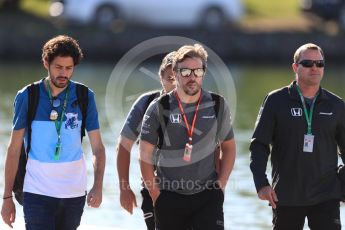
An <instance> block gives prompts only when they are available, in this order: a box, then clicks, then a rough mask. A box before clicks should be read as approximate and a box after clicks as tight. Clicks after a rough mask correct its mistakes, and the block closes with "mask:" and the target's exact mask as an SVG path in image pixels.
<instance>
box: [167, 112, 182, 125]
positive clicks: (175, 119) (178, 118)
mask: <svg viewBox="0 0 345 230" xmlns="http://www.w3.org/2000/svg"><path fill="white" fill-rule="evenodd" d="M181 120H182V117H181V114H179V113H177V114H176V113H175V114H174V113H173V114H170V122H171V123H174V124H176V123H181Z"/></svg>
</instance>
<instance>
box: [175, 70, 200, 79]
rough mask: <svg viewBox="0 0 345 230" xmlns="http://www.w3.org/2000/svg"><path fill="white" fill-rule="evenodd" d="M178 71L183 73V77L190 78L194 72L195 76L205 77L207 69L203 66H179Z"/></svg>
mask: <svg viewBox="0 0 345 230" xmlns="http://www.w3.org/2000/svg"><path fill="white" fill-rule="evenodd" d="M177 71H178V72H179V73H180V74H181V76H182V77H184V78H188V77H190V76H191V75H192V72H193V74H194V76H195V77H197V78H199V77H203V76H204V74H205V70H204V69H203V68H196V69H189V68H179V69H177Z"/></svg>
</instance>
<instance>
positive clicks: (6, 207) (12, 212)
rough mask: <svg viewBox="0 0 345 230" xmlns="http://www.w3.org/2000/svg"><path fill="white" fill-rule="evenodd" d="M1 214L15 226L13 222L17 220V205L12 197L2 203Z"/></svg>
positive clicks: (9, 223) (9, 224) (8, 223)
mask: <svg viewBox="0 0 345 230" xmlns="http://www.w3.org/2000/svg"><path fill="white" fill-rule="evenodd" d="M1 216H2V219H3V220H4V222H5V223H6V224H7V225H8V226H10V227H11V228H13V225H12V224H13V223H14V221H15V220H16V206H15V205H14V203H13V200H12V198H8V199H5V200H4V201H3V203H2V208H1Z"/></svg>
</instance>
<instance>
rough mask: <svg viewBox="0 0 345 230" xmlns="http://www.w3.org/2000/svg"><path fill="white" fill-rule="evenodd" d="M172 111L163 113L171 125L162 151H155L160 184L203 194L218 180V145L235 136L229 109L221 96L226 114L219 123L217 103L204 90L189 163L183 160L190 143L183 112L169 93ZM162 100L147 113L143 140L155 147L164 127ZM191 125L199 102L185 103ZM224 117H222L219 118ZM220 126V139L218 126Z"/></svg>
mask: <svg viewBox="0 0 345 230" xmlns="http://www.w3.org/2000/svg"><path fill="white" fill-rule="evenodd" d="M168 95H169V104H170V111H164V112H163V113H164V115H166V116H167V117H168V119H167V120H168V122H167V124H166V127H165V129H164V142H163V145H162V147H161V149H157V151H156V152H155V158H156V160H157V180H158V181H157V182H158V184H159V186H160V189H162V190H168V191H174V192H177V193H181V194H194V193H197V192H200V191H203V190H204V189H205V188H206V187H207V186H210V185H212V184H214V182H215V181H216V179H217V173H216V170H215V162H214V152H215V149H216V146H217V142H218V141H220V142H222V141H225V140H230V139H232V138H233V137H234V134H233V129H232V126H231V115H230V110H229V106H228V105H227V103H226V102H225V101H224V98H223V97H221V102H222V103H223V104H224V106H223V108H224V110H223V111H219V115H218V116H219V118H222V120H221V121H220V124H217V118H216V115H215V111H214V101H213V100H212V97H211V94H210V93H209V92H206V91H204V90H203V91H202V98H201V103H200V107H199V112H198V115H197V119H196V123H195V128H194V134H193V143H192V144H193V150H192V157H191V158H192V159H191V161H190V162H186V161H184V160H183V154H184V149H185V145H186V143H187V142H188V135H187V129H186V127H185V123H184V121H183V116H182V113H181V111H180V109H179V107H178V101H177V100H176V97H175V95H174V94H173V92H172V93H169V94H168ZM158 106H160V101H159V100H156V101H154V102H152V103H151V104H150V106H149V108H148V109H147V111H146V113H145V118H144V120H143V125H142V129H141V134H140V139H141V140H144V141H147V142H149V143H151V144H153V145H157V143H158V140H159V132H158V130H159V128H160V126H161V125H163V126H165V124H162V123H165V122H160V121H162V117H160V116H159V115H158V113H159V112H158V111H159V110H158ZM183 107H184V110H185V113H186V116H187V119H188V123H189V126H191V123H192V119H193V116H194V113H195V108H196V103H193V104H183ZM220 114H221V115H220ZM218 125H220V127H221V128H220V129H219V134H218V137H217V126H218Z"/></svg>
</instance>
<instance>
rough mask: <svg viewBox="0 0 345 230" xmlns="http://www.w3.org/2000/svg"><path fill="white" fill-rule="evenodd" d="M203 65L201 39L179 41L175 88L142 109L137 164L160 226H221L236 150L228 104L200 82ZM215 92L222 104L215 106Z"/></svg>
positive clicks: (204, 54)
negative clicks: (198, 41)
mask: <svg viewBox="0 0 345 230" xmlns="http://www.w3.org/2000/svg"><path fill="white" fill-rule="evenodd" d="M206 67H207V52H206V51H205V49H204V48H203V47H202V46H201V45H198V44H195V45H186V46H183V47H181V48H180V49H179V50H178V51H177V53H176V55H175V57H174V62H173V70H174V73H175V77H176V82H177V86H176V90H174V91H172V92H170V93H168V94H167V95H165V96H162V97H160V98H159V99H158V100H156V101H154V102H153V103H151V104H150V106H149V108H148V109H147V111H146V113H145V119H144V120H143V124H142V129H141V132H140V166H141V172H142V176H143V179H144V182H145V185H146V187H147V189H148V190H149V193H150V196H151V198H152V200H153V203H154V210H155V218H156V227H157V229H159V230H170V229H171V230H176V229H179V230H181V229H186V228H187V227H191V228H193V229H198V230H203V229H205V230H210V229H213V230H216V229H219V230H223V229H224V217H223V201H224V189H225V186H226V183H227V181H228V177H229V175H230V173H231V171H232V168H233V165H234V161H235V155H236V150H235V141H234V134H233V129H232V125H231V116H230V109H229V106H228V105H227V103H226V102H225V100H224V98H223V97H221V96H219V95H216V94H213V93H212V94H211V93H210V92H208V91H206V90H203V89H202V88H201V86H202V82H203V78H204V76H205V71H206ZM214 97H216V98H219V101H220V104H221V105H222V106H220V107H219V108H221V109H218V110H219V111H216V109H215V106H214V104H215V101H214V100H213V98H214ZM168 107H169V108H168ZM217 112H218V116H217ZM219 145H220V147H221V151H222V154H221V156H222V157H221V159H220V169H219V171H218V172H217V171H216V167H215V162H216V161H217V160H216V159H215V157H214V156H215V152H216V149H217V146H219ZM154 164H156V166H154ZM155 171H156V173H155Z"/></svg>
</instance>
